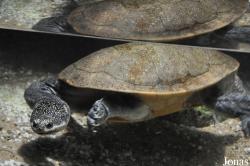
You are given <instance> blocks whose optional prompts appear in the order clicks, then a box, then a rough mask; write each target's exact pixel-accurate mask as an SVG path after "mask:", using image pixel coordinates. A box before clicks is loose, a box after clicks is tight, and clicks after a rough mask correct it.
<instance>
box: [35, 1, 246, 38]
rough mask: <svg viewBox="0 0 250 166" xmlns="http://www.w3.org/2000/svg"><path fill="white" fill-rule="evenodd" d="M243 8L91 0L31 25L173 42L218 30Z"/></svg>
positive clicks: (197, 3) (237, 4) (222, 4)
mask: <svg viewBox="0 0 250 166" xmlns="http://www.w3.org/2000/svg"><path fill="white" fill-rule="evenodd" d="M247 7H248V0H202V1H197V0H153V1H152V0H95V1H86V2H84V3H82V4H81V5H80V6H78V7H76V8H75V9H74V10H72V11H71V12H69V13H65V14H64V15H63V16H60V17H52V18H46V19H44V20H41V21H40V22H39V23H38V24H37V25H35V26H34V27H33V28H34V29H37V30H43V31H52V32H57V33H58V32H67V31H69V32H71V33H72V32H76V33H78V34H83V35H91V36H98V37H104V38H115V39H120V40H143V41H175V40H179V39H184V38H190V37H193V36H196V35H201V34H205V33H209V32H212V31H214V30H217V29H220V28H222V27H224V26H226V25H228V24H230V23H232V22H234V21H235V20H236V19H237V18H239V17H240V16H241V15H243V13H245V12H246V10H247ZM69 27H71V29H70V30H67V29H69Z"/></svg>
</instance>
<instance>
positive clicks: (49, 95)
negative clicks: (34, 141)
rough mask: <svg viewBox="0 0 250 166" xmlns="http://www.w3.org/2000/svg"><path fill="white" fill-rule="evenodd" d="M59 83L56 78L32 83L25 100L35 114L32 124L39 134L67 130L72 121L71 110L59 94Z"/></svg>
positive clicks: (26, 91) (32, 117) (32, 115)
mask: <svg viewBox="0 0 250 166" xmlns="http://www.w3.org/2000/svg"><path fill="white" fill-rule="evenodd" d="M58 87H59V82H58V81H57V79H55V78H48V79H46V80H43V81H38V82H34V83H32V84H31V85H30V86H29V87H28V88H27V89H26V90H25V93H24V98H25V100H26V102H27V103H28V105H29V106H30V107H31V108H32V110H33V112H32V114H31V118H30V124H31V128H32V129H33V131H35V132H36V133H38V134H46V133H51V132H55V131H58V130H61V129H63V128H65V127H66V126H67V124H68V122H69V119H70V108H69V106H68V104H67V103H66V102H65V101H63V100H62V99H61V98H60V96H59V94H58Z"/></svg>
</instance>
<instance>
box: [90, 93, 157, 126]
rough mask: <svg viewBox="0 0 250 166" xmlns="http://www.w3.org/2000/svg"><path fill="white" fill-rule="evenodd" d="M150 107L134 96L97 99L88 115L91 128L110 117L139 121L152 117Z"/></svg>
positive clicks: (103, 122)
mask: <svg viewBox="0 0 250 166" xmlns="http://www.w3.org/2000/svg"><path fill="white" fill-rule="evenodd" d="M151 114H152V113H151V110H150V108H149V107H148V106H147V105H145V104H144V103H142V102H141V101H140V100H139V99H137V98H136V97H133V96H129V95H128V96H126V95H125V96H113V97H105V98H102V99H100V100H97V101H96V102H95V103H94V104H93V106H92V108H91V109H90V111H89V112H88V116H87V123H88V126H89V128H90V129H93V128H95V127H97V126H100V125H102V124H105V123H106V122H107V120H108V119H110V118H117V119H118V120H121V121H126V122H138V121H143V120H147V119H150V118H151V116H152V115H151Z"/></svg>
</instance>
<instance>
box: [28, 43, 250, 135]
mask: <svg viewBox="0 0 250 166" xmlns="http://www.w3.org/2000/svg"><path fill="white" fill-rule="evenodd" d="M238 67H239V63H238V61H236V60H235V59H233V58H232V57H230V56H227V55H225V54H224V53H221V52H218V51H215V50H206V49H201V48H191V47H183V46H175V45H167V44H160V43H141V42H139V43H137V42H136V43H128V44H122V45H117V46H113V47H110V48H105V49H102V50H100V51H97V52H94V53H92V54H90V55H89V56H86V57H84V58H82V59H80V60H79V61H77V62H75V63H73V64H71V65H70V66H68V67H67V68H65V69H64V70H63V71H62V72H60V74H59V75H58V78H57V79H47V80H43V81H39V82H35V83H32V84H31V85H30V86H29V87H28V88H27V89H26V91H25V94H24V97H25V99H26V101H27V103H28V104H29V105H30V106H31V108H32V109H33V112H32V115H31V119H30V122H31V127H32V129H33V130H34V131H35V132H37V133H49V132H53V131H57V130H60V129H62V128H65V127H66V126H67V124H68V122H69V119H70V114H71V111H70V107H69V106H68V104H67V103H70V99H71V98H73V97H75V99H79V100H78V101H79V102H81V103H91V104H93V106H92V107H91V108H90V110H89V112H88V114H87V122H88V125H89V126H90V127H95V126H99V125H101V124H104V123H106V122H139V121H144V120H148V119H152V118H155V117H159V116H163V115H167V114H171V113H174V112H177V111H180V110H183V109H185V108H190V107H191V106H194V105H199V104H207V105H209V106H215V108H216V109H218V110H219V111H222V112H229V113H231V114H233V115H237V116H240V117H242V127H243V130H244V132H245V133H246V135H249V134H250V126H249V125H250V104H249V103H250V96H249V95H248V93H247V91H246V90H245V88H244V86H243V84H242V82H241V80H240V79H239V77H238V76H237V69H238Z"/></svg>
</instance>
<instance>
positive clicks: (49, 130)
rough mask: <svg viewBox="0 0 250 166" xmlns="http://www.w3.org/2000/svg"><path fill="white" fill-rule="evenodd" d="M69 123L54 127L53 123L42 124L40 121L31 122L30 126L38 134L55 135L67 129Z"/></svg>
mask: <svg viewBox="0 0 250 166" xmlns="http://www.w3.org/2000/svg"><path fill="white" fill-rule="evenodd" d="M67 124H68V123H62V124H60V125H53V123H51V122H47V123H42V122H41V121H39V120H36V121H33V122H32V121H31V122H30V126H31V128H32V130H33V131H34V132H35V133H37V134H41V135H42V134H53V133H56V132H57V131H61V130H63V129H65V128H66V127H67Z"/></svg>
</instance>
